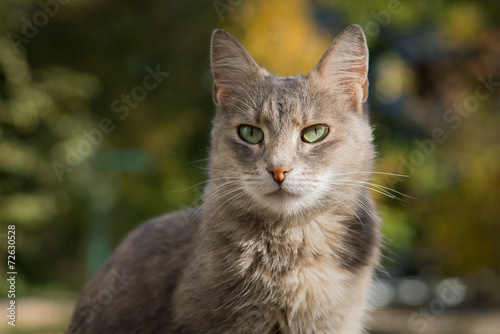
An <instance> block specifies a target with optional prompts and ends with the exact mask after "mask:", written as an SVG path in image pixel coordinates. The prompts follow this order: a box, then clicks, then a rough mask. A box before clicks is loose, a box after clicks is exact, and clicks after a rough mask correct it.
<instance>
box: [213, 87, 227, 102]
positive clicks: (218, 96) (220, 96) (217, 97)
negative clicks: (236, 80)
mask: <svg viewBox="0 0 500 334" xmlns="http://www.w3.org/2000/svg"><path fill="white" fill-rule="evenodd" d="M226 96H227V92H226V90H225V89H223V88H222V87H220V86H219V85H218V84H217V82H215V83H214V102H215V104H216V105H218V106H220V105H221V104H222V103H223V102H224V99H225V98H226Z"/></svg>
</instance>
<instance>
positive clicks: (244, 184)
mask: <svg viewBox="0 0 500 334" xmlns="http://www.w3.org/2000/svg"><path fill="white" fill-rule="evenodd" d="M211 67H212V72H213V76H214V89H213V99H214V102H215V105H216V107H217V112H216V116H215V119H214V122H213V128H212V132H211V148H210V159H209V166H208V168H207V169H208V172H209V180H208V182H207V185H206V187H205V191H204V195H203V204H202V205H201V207H198V208H192V209H188V210H185V211H180V212H175V213H171V214H167V215H164V216H162V217H159V218H156V219H153V220H151V221H149V222H147V223H145V224H144V225H142V226H141V227H139V228H138V229H137V230H135V231H133V232H132V233H131V234H130V235H129V236H128V237H127V238H126V239H125V240H124V241H123V243H122V244H121V245H120V246H119V247H118V248H117V250H116V251H115V253H114V254H113V255H112V257H111V258H110V259H109V261H108V262H107V263H106V264H105V265H104V267H103V268H102V269H101V270H100V271H99V272H98V273H97V274H96V275H95V276H94V277H93V278H92V279H91V280H90V281H89V282H88V284H87V285H86V286H85V288H84V290H83V292H82V295H81V297H80V300H79V302H78V304H77V307H76V310H75V312H74V315H73V319H72V322H71V323H70V325H69V327H68V329H67V333H71V334H77V333H92V334H95V333H106V334H111V333H141V334H146V333H185V334H188V333H190V334H195V333H203V334H209V333H214V334H223V333H256V334H257V333H258V334H272V333H274V334H277V333H279V334H292V333H293V334H301V333H303V334H311V333H318V334H319V333H346V334H357V333H362V332H363V331H364V326H363V323H364V318H365V313H366V309H367V306H366V305H367V295H368V292H369V289H370V285H371V281H372V276H373V275H374V270H375V268H376V267H377V265H378V263H379V256H380V244H381V241H380V239H381V237H380V232H379V228H378V219H379V218H378V217H377V214H376V210H375V207H374V204H373V202H372V200H371V197H370V192H369V187H368V186H367V184H368V183H367V182H369V180H370V178H371V174H372V169H373V164H374V157H375V149H374V145H373V143H372V141H373V138H372V128H371V126H370V122H369V115H368V109H367V106H366V100H367V95H368V79H367V72H368V49H367V45H366V38H365V35H364V33H363V30H362V29H361V27H360V26H358V25H352V26H349V27H347V28H346V29H345V30H344V31H343V32H342V33H340V34H339V35H338V36H337V38H336V39H335V40H334V41H333V42H332V44H331V45H330V46H329V48H328V49H327V51H326V52H325V54H324V55H323V56H322V58H321V59H320V60H319V62H318V64H317V65H316V67H315V68H314V69H313V70H312V71H311V72H310V73H309V74H308V75H298V76H296V77H277V76H275V75H273V74H270V73H268V72H267V71H266V70H265V69H263V68H260V67H259V66H258V65H257V63H256V62H255V61H254V60H253V59H252V57H251V56H250V55H249V54H248V52H247V51H246V50H245V49H244V48H243V46H242V45H241V44H240V43H239V42H238V41H236V39H234V38H233V37H232V36H231V35H230V34H229V33H227V32H225V31H223V30H220V29H219V30H215V31H214V33H213V35H212V42H211Z"/></svg>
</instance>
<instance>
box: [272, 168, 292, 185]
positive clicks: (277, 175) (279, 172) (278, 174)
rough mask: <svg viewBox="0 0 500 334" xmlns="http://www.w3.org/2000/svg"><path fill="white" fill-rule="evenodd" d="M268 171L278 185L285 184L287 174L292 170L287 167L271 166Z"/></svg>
mask: <svg viewBox="0 0 500 334" xmlns="http://www.w3.org/2000/svg"><path fill="white" fill-rule="evenodd" d="M267 170H268V171H269V172H270V173H271V174H273V177H274V179H275V180H276V182H278V183H281V182H283V180H284V179H285V173H287V172H289V171H290V169H289V168H288V167H286V166H271V167H269V168H268V169H267Z"/></svg>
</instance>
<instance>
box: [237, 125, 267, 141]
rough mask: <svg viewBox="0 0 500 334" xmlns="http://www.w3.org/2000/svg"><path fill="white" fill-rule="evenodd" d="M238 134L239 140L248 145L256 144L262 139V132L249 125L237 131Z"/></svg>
mask: <svg viewBox="0 0 500 334" xmlns="http://www.w3.org/2000/svg"><path fill="white" fill-rule="evenodd" d="M238 134H239V135H240V138H241V139H243V140H244V141H246V142H247V143H250V144H258V143H260V142H261V141H262V138H264V132H262V130H261V129H259V128H257V127H255V126H251V125H242V126H240V128H239V129H238Z"/></svg>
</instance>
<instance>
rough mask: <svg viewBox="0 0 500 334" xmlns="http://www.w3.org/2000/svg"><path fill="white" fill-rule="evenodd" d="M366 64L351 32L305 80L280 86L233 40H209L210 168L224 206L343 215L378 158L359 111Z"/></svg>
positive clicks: (357, 34)
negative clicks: (333, 211)
mask: <svg viewBox="0 0 500 334" xmlns="http://www.w3.org/2000/svg"><path fill="white" fill-rule="evenodd" d="M367 59H368V53H367V50H366V43H365V39H364V34H363V32H362V30H361V29H360V28H359V27H357V26H353V27H350V28H347V29H346V30H345V31H344V32H343V33H342V34H341V35H340V36H339V37H338V38H337V39H336V40H335V41H334V42H333V43H332V45H331V46H330V48H329V49H328V50H327V52H326V53H325V55H324V56H323V58H322V59H321V60H320V62H319V63H318V65H317V66H316V67H315V68H314V69H313V70H312V71H311V73H310V74H309V75H307V76H297V77H284V78H283V77H276V76H274V75H272V74H269V73H268V72H267V71H266V70H264V69H262V68H260V67H259V66H258V65H257V64H256V63H255V61H254V60H253V59H252V58H251V57H250V55H249V54H248V53H247V52H246V51H245V49H244V48H243V47H242V46H241V45H240V44H239V43H238V42H237V41H236V40H235V39H234V38H233V37H231V36H230V35H229V34H227V33H226V32H224V31H222V30H216V31H215V32H214V35H213V38H212V70H213V74H214V78H215V83H214V101H215V103H216V105H217V107H218V108H217V115H216V118H215V120H214V126H213V130H212V151H211V166H210V167H211V168H210V169H211V179H212V180H213V181H214V184H215V185H217V187H218V189H219V193H220V194H226V197H227V200H226V202H225V203H227V205H236V206H238V205H240V206H243V207H245V208H246V209H254V210H268V211H271V212H273V213H275V214H278V215H296V214H300V213H304V212H308V211H311V210H327V209H330V208H332V207H335V206H342V203H344V204H343V205H345V206H347V203H346V202H348V201H349V200H350V198H351V197H353V196H355V195H356V194H353V190H352V189H351V188H353V187H349V186H347V185H348V183H353V182H354V181H360V182H363V180H367V178H368V177H369V171H370V170H371V168H372V161H373V156H374V153H373V147H372V143H371V142H372V134H371V127H370V125H369V122H368V119H367V115H366V112H365V110H364V105H363V104H364V102H365V101H366V94H367V86H368V81H367V79H366V72H367ZM356 191H359V190H356ZM221 196H222V195H221ZM358 196H359V195H358ZM358 196H357V197H358Z"/></svg>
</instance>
